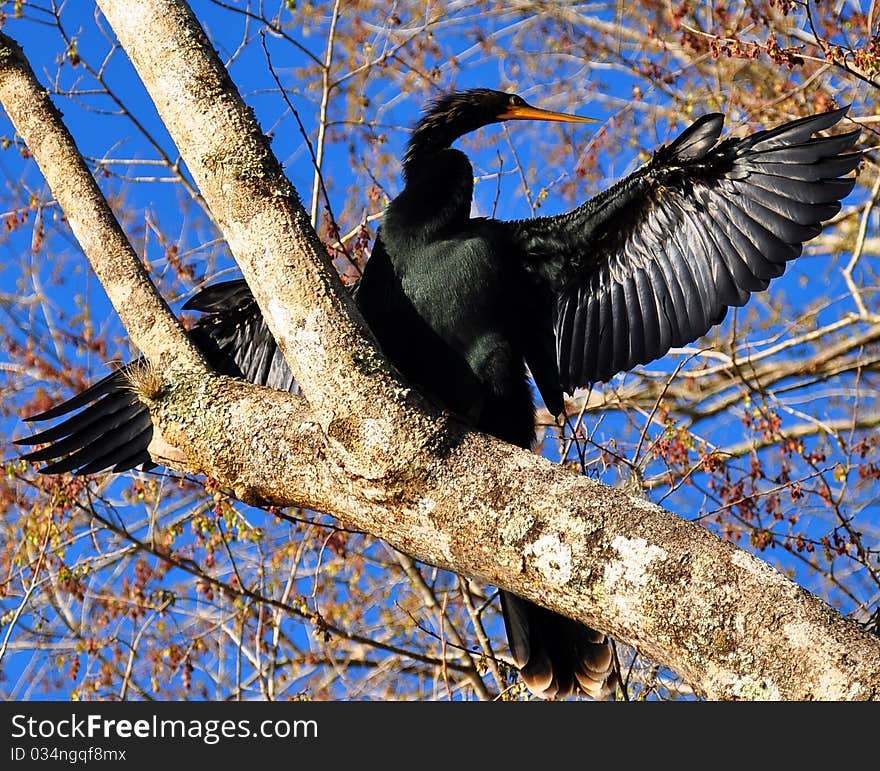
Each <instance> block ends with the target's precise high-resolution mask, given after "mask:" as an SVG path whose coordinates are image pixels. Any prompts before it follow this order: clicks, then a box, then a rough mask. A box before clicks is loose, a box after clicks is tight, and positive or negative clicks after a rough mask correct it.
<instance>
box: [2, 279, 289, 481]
mask: <svg viewBox="0 0 880 771" xmlns="http://www.w3.org/2000/svg"><path fill="white" fill-rule="evenodd" d="M183 307H184V309H188V310H190V309H191V310H197V311H201V312H202V313H204V314H205V315H203V316H202V317H201V318H200V319H199V320H198V322H197V323H196V325H195V326H194V327H193V329H192V330H190V332H189V335H190V337H191V338H192V340H193V342H194V343H195V344H196V346H197V347H198V348H199V349H200V350H201V351H202V352H203V353H204V354H205V358H206V359H207V360H208V363H209V364H210V365H211V367H212V368H213V369H214V370H216V371H217V372H219V373H220V374H222V375H229V376H231V377H241V378H244V379H246V380H249V381H250V382H252V383H257V384H259V385H266V386H269V387H270V388H276V389H278V390H281V391H290V392H291V393H298V392H299V386H298V384H297V383H296V381H295V380H294V378H293V374H292V373H291V371H290V369H289V368H288V366H287V363H286V362H285V361H284V357H283V356H282V354H281V351H280V350H278V346H277V345H276V344H275V340H274V339H273V337H272V335H271V334H270V333H269V328H268V327H267V326H266V323H265V321H264V320H263V316H262V314H261V313H260V309H259V308H258V307H257V303H256V301H255V300H254V298H253V295H251V292H250V289H248V287H247V284H245V282H244V281H242V280H236V281H225V282H222V283H218V284H213V285H211V286H208V287H206V288H205V289H203V290H202V291H201V292H199V293H198V294H197V295H195V296H194V297H193V298H192V299H190V300H189V301H188V302H187V303H186V304H185V305H184V306H183ZM137 364H138V362H133V363H131V364H128V365H126V366H125V367H122V368H121V369H119V370H117V371H116V372H114V373H113V374H111V375H108V376H107V377H105V378H103V379H102V380H99V381H98V382H97V383H95V384H94V385H92V386H90V387H89V388H87V389H86V390H85V391H82V392H81V393H79V394H77V395H76V396H74V397H72V398H71V399H68V400H67V401H66V402H64V403H63V404H60V405H58V406H57V407H53V408H52V409H50V410H47V411H46V412H43V413H41V414H39V415H34V416H33V417H31V418H28V420H29V421H34V422H43V421H47V420H54V419H55V418H59V417H62V416H64V415H70V413H72V412H75V411H76V410H81V411H80V412H76V414H74V415H71V416H70V417H68V418H67V419H65V420H63V421H62V422H61V423H59V424H57V425H56V426H53V427H52V428H49V429H47V430H45V431H41V432H39V433H36V434H33V435H32V436H28V437H24V438H22V439H18V440H17V441H16V442H15V443H16V444H18V445H35V444H46V445H47V446H46V447H42V448H40V449H39V450H34V451H33V452H30V453H28V454H26V455H24V456H23V457H24V458H25V459H26V460H32V461H53V462H52V463H49V465H47V466H44V467H43V468H42V469H40V471H41V472H42V473H44V474H61V473H64V472H67V471H73V472H75V473H77V474H93V473H96V472H98V471H103V470H104V469H110V470H112V471H114V472H118V471H127V470H128V469H132V468H135V467H136V466H141V467H142V468H144V469H149V468H153V467H154V466H155V465H156V464H155V463H153V462H152V461H151V460H150V454H149V452H148V449H147V448H148V447H149V444H150V440H151V439H152V437H153V424H152V422H151V420H150V413H149V411H148V410H147V408H146V407H145V406H144V405H143V403H141V402H140V401H139V400H138V399H137V397H136V396H135V394H134V393H133V392H132V390H131V386H130V385H129V382H128V378H127V370H129V368H131V367H133V366H136V365H137Z"/></svg>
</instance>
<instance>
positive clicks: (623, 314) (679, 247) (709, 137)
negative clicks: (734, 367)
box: [503, 108, 861, 392]
mask: <svg viewBox="0 0 880 771" xmlns="http://www.w3.org/2000/svg"><path fill="white" fill-rule="evenodd" d="M845 115H846V108H842V109H839V110H833V111H831V112H828V113H823V114H820V115H813V116H808V117H806V118H801V119H798V120H795V121H791V122H789V123H786V124H784V125H782V126H779V127H777V128H774V129H771V130H768V131H761V132H757V133H755V134H752V135H751V136H747V137H745V138H742V139H725V140H722V141H719V137H720V134H721V123H722V118H721V116H720V115H708V116H705V117H703V118H700V119H698V120H697V121H695V122H694V124H693V125H692V126H690V127H689V128H688V129H686V130H685V131H684V132H683V133H682V134H681V135H680V136H679V137H678V139H676V140H675V141H674V142H672V143H671V144H669V145H668V146H664V147H661V148H660V149H659V150H658V151H657V152H656V153H655V154H654V158H653V159H652V160H651V162H650V163H648V164H647V165H646V166H644V167H643V168H641V169H639V170H638V171H636V172H634V173H633V174H631V175H630V176H629V177H627V178H625V179H623V180H621V181H620V182H619V183H617V185H615V186H614V187H612V188H610V189H609V190H606V191H605V192H603V193H601V194H600V195H598V196H596V198H594V199H592V200H591V201H588V202H587V203H586V204H584V205H583V206H581V207H579V208H578V209H575V210H574V211H571V212H568V213H567V214H563V215H560V216H558V217H541V218H538V219H535V220H525V221H521V222H511V223H503V224H504V225H505V226H506V227H507V229H508V232H509V235H510V236H511V238H512V240H513V243H514V244H515V245H516V246H517V247H518V248H519V249H520V252H521V254H522V255H523V261H524V267H525V270H526V273H527V274H528V275H530V276H534V277H535V278H534V280H535V281H539V282H540V284H541V286H542V288H543V289H545V290H546V288H547V287H548V285H550V288H551V289H552V291H553V293H554V297H555V300H554V302H555V311H554V313H553V314H552V319H553V324H554V333H555V335H556V351H557V364H558V366H559V373H560V383H561V385H562V387H563V389H564V390H566V391H568V392H572V391H573V390H575V389H576V388H578V387H581V386H585V385H589V384H591V383H595V382H599V381H602V380H608V379H609V378H610V377H613V376H614V375H615V374H616V373H617V372H620V371H624V370H627V369H630V368H631V367H633V366H635V365H637V364H645V363H647V362H649V361H652V360H653V359H656V358H658V357H660V356H662V355H663V354H665V353H666V351H667V350H668V349H669V348H670V347H671V346H681V345H685V344H687V343H689V342H691V341H693V340H695V339H696V338H698V337H700V336H701V335H703V334H705V333H706V332H707V331H708V330H709V329H710V328H711V327H712V325H714V324H717V323H718V322H719V321H720V320H721V319H723V318H724V316H725V314H726V312H727V308H728V307H731V306H740V305H743V304H744V303H745V302H747V300H748V298H749V297H750V295H751V293H753V292H757V291H762V290H764V289H766V288H767V286H768V285H769V283H770V281H771V280H772V279H773V278H776V277H777V276H780V275H782V273H783V272H784V271H785V266H786V263H787V262H788V261H790V260H792V259H794V258H796V257H797V256H799V255H800V254H801V251H802V249H803V244H804V242H805V241H808V240H809V239H811V238H814V237H815V236H816V235H818V234H819V233H820V232H821V230H822V223H823V222H826V221H827V220H829V219H830V218H832V217H833V216H834V215H835V214H836V213H837V212H838V211H839V210H840V201H841V199H842V198H844V197H845V196H846V195H848V194H849V193H850V191H851V190H852V188H853V185H854V184H855V181H854V178H853V177H852V176H846V175H850V174H851V172H853V171H854V170H855V169H856V168H857V167H858V164H859V161H860V159H861V153H860V152H856V151H854V150H853V148H854V145H855V142H856V139H857V138H858V135H859V131H858V130H856V131H848V132H845V133H838V134H835V135H831V136H816V134H817V132H819V131H824V130H826V129H829V128H832V127H834V126H835V125H837V124H838V123H839V122H840V121H841V120H842V119H843V117H844V116H845ZM538 277H540V278H538ZM550 317H551V316H550V315H548V318H550Z"/></svg>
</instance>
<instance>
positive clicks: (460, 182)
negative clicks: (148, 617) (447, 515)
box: [19, 89, 861, 697]
mask: <svg viewBox="0 0 880 771" xmlns="http://www.w3.org/2000/svg"><path fill="white" fill-rule="evenodd" d="M845 114H846V108H843V109H838V110H833V111H831V112H827V113H824V114H820V115H814V116H810V117H807V118H802V119H800V120H795V121H792V122H790V123H786V124H784V125H782V126H780V127H778V128H775V129H772V130H769V131H761V132H759V133H756V134H752V135H751V136H748V137H745V138H743V139H734V138H730V139H725V140H723V141H719V138H720V134H721V127H722V123H723V116H721V115H719V114H711V115H706V116H704V117H701V118H699V119H697V120H696V121H695V122H694V123H693V124H692V125H691V126H690V127H689V128H688V129H686V130H685V131H684V132H683V133H682V134H681V135H680V136H679V137H678V138H677V139H676V140H675V141H673V142H672V143H671V144H669V145H664V146H662V147H660V148H659V149H658V150H657V151H656V152H655V153H654V156H653V158H652V159H651V161H650V162H649V163H647V164H646V165H645V166H643V167H642V168H641V169H639V170H638V171H636V172H634V173H633V174H631V175H629V176H628V177H626V178H625V179H623V180H622V181H620V182H618V183H617V184H616V185H614V186H613V187H611V188H610V189H608V190H606V191H605V192H603V193H601V194H599V195H598V196H596V197H595V198H593V199H592V200H590V201H588V202H587V203H585V204H583V205H582V206H580V207H578V208H576V209H574V210H573V211H570V212H568V213H566V214H561V215H558V216H552V217H540V218H537V219H529V220H520V221H510V222H504V221H498V220H494V219H485V218H472V217H471V216H470V209H471V197H472V193H473V170H472V168H471V165H470V162H469V161H468V158H467V156H466V155H465V154H464V153H462V152H461V151H459V150H456V149H453V148H452V147H451V145H452V143H453V142H454V141H455V140H456V139H458V138H459V137H461V136H462V135H463V134H466V133H468V132H470V131H473V130H475V129H478V128H480V127H482V126H486V125H488V124H491V123H496V122H500V121H504V120H512V119H529V118H530V119H537V120H557V121H568V122H582V121H585V120H588V119H584V118H579V117H576V116H569V115H564V114H561V113H553V112H548V111H543V110H539V109H536V108H533V107H531V106H529V105H527V104H526V103H525V102H524V101H523V100H522V98H520V97H519V96H516V95H513V94H506V93H502V92H498V91H491V90H488V89H475V90H471V91H464V92H457V93H452V94H449V95H446V96H443V97H442V98H440V99H438V100H437V101H435V102H434V103H433V104H432V105H430V106H429V108H428V110H427V112H426V113H425V115H424V116H423V118H422V119H421V120H420V121H419V123H418V124H417V125H416V127H415V130H414V131H413V134H412V138H411V140H410V143H409V147H408V149H407V151H406V155H405V157H404V161H403V176H404V182H405V184H404V188H403V190H402V191H401V193H400V194H399V195H398V196H397V197H396V198H395V199H394V200H393V201H392V202H391V203H390V204H389V206H388V208H387V210H386V211H385V213H384V214H383V218H382V222H381V226H380V228H379V232H378V235H377V238H376V243H375V245H374V248H373V253H372V256H371V258H370V260H369V262H368V263H367V266H366V269H365V271H364V275H363V278H362V279H361V281H360V283H359V286H358V288H357V292H356V299H357V304H358V306H359V308H360V310H361V312H362V313H363V315H364V317H365V319H366V320H367V322H368V323H369V325H370V327H371V329H372V330H373V332H374V333H375V335H376V338H377V340H378V341H379V343H380V345H381V346H382V349H383V350H384V352H385V354H386V355H387V356H388V358H389V359H390V360H391V361H392V362H393V363H394V364H395V365H396V366H397V368H398V369H399V370H400V372H401V373H402V374H403V376H404V377H405V378H407V379H408V380H409V381H410V382H411V383H412V384H413V385H415V386H416V387H418V388H419V390H421V391H422V392H423V393H425V394H426V395H427V396H429V397H431V398H433V399H434V400H435V401H436V402H437V403H438V404H439V405H440V406H441V407H443V408H445V409H448V410H450V411H452V412H455V413H457V414H459V415H461V416H464V417H465V418H466V419H467V420H469V421H470V422H471V423H472V424H473V425H474V426H475V427H476V428H477V429H479V430H482V431H484V432H487V433H489V434H493V435H495V436H497V437H499V438H501V439H504V440H506V441H509V442H512V443H514V444H517V445H519V446H521V447H529V446H530V445H531V443H532V442H533V440H534V406H533V403H532V397H531V393H530V389H529V386H528V381H527V375H526V367H527V366H528V370H529V371H530V372H531V374H532V376H533V377H534V379H535V383H536V385H537V387H538V390H539V391H540V393H541V396H542V398H543V400H544V403H545V404H546V406H547V408H548V409H549V411H550V412H551V413H552V414H554V415H559V414H561V413H562V412H563V409H564V403H563V393H565V392H568V393H572V392H574V391H575V389H577V388H578V387H581V386H586V385H589V384H592V383H597V382H601V381H606V380H608V379H609V378H611V377H612V376H613V375H615V374H616V373H618V372H622V371H625V370H629V369H631V368H632V367H634V366H636V365H639V364H645V363H647V362H650V361H652V360H653V359H656V358H658V357H659V356H662V355H663V354H665V353H666V351H668V350H669V348H670V347H672V346H682V345H686V344H687V343H689V342H691V341H693V340H695V339H696V338H698V337H700V336H701V335H703V334H704V333H706V332H707V331H708V330H709V329H710V327H712V325H714V324H717V323H718V322H720V321H721V320H722V319H723V318H724V315H725V313H726V311H727V308H728V307H730V306H741V305H743V304H744V303H745V302H746V301H747V300H748V298H749V296H750V293H752V292H757V291H762V290H764V289H766V288H767V286H768V284H769V282H770V280H771V279H772V278H774V277H776V276H780V275H782V273H783V272H784V270H785V264H786V262H787V261H789V260H792V259H794V258H795V257H797V256H798V255H799V254H800V253H801V250H802V247H803V243H804V242H805V241H807V240H809V239H811V238H813V237H814V236H816V235H817V234H818V233H819V232H820V231H821V225H822V223H823V222H824V221H826V220H828V219H829V218H831V217H832V216H834V215H835V214H836V213H837V212H838V210H839V209H840V200H841V199H842V198H844V197H845V196H846V195H847V194H848V193H849V192H850V191H851V190H852V188H853V185H854V178H853V177H852V176H851V175H850V173H851V172H852V171H854V170H855V169H856V167H857V166H858V164H859V160H860V157H861V154H860V153H859V152H855V151H853V147H854V145H855V142H856V139H857V137H858V134H859V131H858V130H855V131H850V132H848V133H842V134H838V135H835V136H827V137H814V136H813V135H814V134H816V133H817V132H819V131H823V130H825V129H828V128H831V127H832V126H834V125H835V124H837V123H838V122H839V121H840V120H841V119H842V118H843V117H844V115H845ZM184 307H185V308H190V309H195V310H198V311H202V312H203V313H204V314H205V315H203V316H202V317H201V318H200V319H199V321H198V323H197V324H196V326H195V328H194V329H193V330H192V331H191V332H190V334H191V335H192V337H193V339H194V341H195V342H196V344H197V345H198V346H199V347H200V348H201V349H202V350H203V351H204V352H205V354H206V356H207V359H208V361H209V362H210V363H211V365H212V366H213V367H214V368H215V369H216V370H217V371H219V372H221V373H223V374H226V375H232V376H237V377H243V378H246V379H247V380H250V381H252V382H256V383H261V384H264V385H269V386H272V387H275V388H279V389H285V390H291V391H293V390H296V388H297V386H296V383H295V381H294V379H293V377H292V375H291V373H290V370H289V369H288V368H287V365H286V364H285V362H284V360H283V358H282V357H281V356H280V354H279V351H278V349H277V348H276V346H275V343H274V341H273V339H272V337H271V335H270V334H269V332H268V329H267V328H266V325H265V323H264V322H263V319H262V316H261V315H260V311H259V309H258V308H257V306H256V303H255V301H254V299H253V297H252V296H251V293H250V291H249V290H248V288H247V286H246V285H245V283H244V282H243V281H230V282H225V283H221V284H216V285H213V286H210V287H208V288H206V289H204V290H202V291H201V292H199V293H198V294H197V295H196V296H195V297H193V298H192V299H191V300H190V301H189V302H188V303H187V304H186V305H185V306H184ZM81 407H85V409H83V410H82V411H81V412H79V413H77V414H76V415H74V416H72V417H68V418H67V419H66V420H65V421H64V422H62V423H60V424H59V425H56V426H55V427H54V428H50V429H49V430H47V431H43V432H41V433H39V434H36V435H34V436H30V437H27V438H25V439H21V440H19V443H20V444H30V445H32V444H46V443H48V446H47V447H45V448H43V449H39V450H36V451H35V452H31V453H29V454H28V455H26V456H24V457H26V458H28V459H30V460H35V461H45V460H53V461H54V462H53V463H51V464H50V465H48V466H46V467H44V468H43V469H41V471H42V472H43V473H62V472H66V471H73V472H74V473H79V474H86V473H93V472H97V471H100V470H103V469H108V468H109V469H112V470H113V471H123V470H126V469H130V468H133V467H135V466H138V465H140V466H143V467H145V468H148V467H151V466H152V465H153V464H152V462H151V460H150V456H149V453H148V451H147V446H148V444H149V442H150V438H151V436H152V425H151V423H150V416H149V413H148V412H147V409H146V408H145V407H144V406H143V405H142V404H141V403H140V402H139V401H137V399H136V398H135V397H133V395H132V393H131V391H130V388H129V386H128V383H127V378H126V374H125V368H123V370H122V371H119V372H116V373H114V374H112V375H110V376H108V377H106V378H104V379H103V380H101V381H99V382H98V383H96V384H95V385H93V386H92V387H91V388H89V389H88V390H86V391H84V392H83V393H81V394H79V395H78V396H75V397H73V398H72V399H70V400H69V401H67V402H65V403H64V404H62V405H60V406H58V407H55V408H54V409H51V410H49V411H48V412H44V413H42V414H41V415H36V416H34V417H33V418H31V420H35V421H43V420H49V419H51V418H56V417H60V416H62V415H66V414H68V413H70V412H72V411H73V410H75V409H78V408H81ZM501 598H502V610H503V616H504V621H505V625H506V628H507V635H508V640H509V642H510V647H511V651H512V654H513V658H514V659H515V661H516V663H517V665H518V666H519V667H520V671H521V674H522V677H523V679H524V681H525V682H526V684H527V685H528V687H529V688H530V689H531V690H532V691H533V692H534V693H536V694H538V695H541V696H545V697H552V696H557V697H561V696H567V695H569V694H571V693H572V692H574V691H578V690H580V691H583V692H586V693H588V694H590V695H593V696H596V695H600V694H602V693H603V692H605V691H606V689H608V688H610V687H612V686H613V672H612V664H611V651H610V647H609V646H610V644H609V642H608V640H607V638H606V637H605V635H604V634H602V633H600V632H596V631H594V630H592V629H589V628H588V627H586V626H584V625H583V624H580V623H579V622H575V621H573V620H570V619H568V618H564V617H563V616H560V615H558V614H556V613H553V612H551V611H548V610H546V609H544V608H541V607H539V606H538V605H535V604H533V603H531V602H528V601H526V600H523V599H521V598H519V597H515V596H513V595H511V594H509V593H507V592H502V594H501Z"/></svg>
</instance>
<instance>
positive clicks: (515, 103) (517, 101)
mask: <svg viewBox="0 0 880 771" xmlns="http://www.w3.org/2000/svg"><path fill="white" fill-rule="evenodd" d="M524 104H525V102H524V101H523V100H522V97H521V96H512V97H510V106H511V107H521V106H522V105H524Z"/></svg>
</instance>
